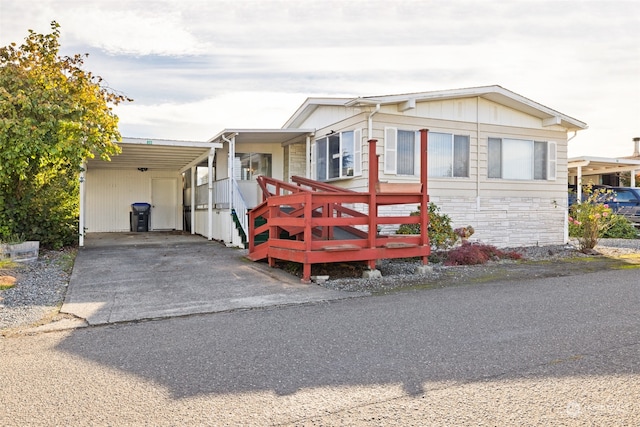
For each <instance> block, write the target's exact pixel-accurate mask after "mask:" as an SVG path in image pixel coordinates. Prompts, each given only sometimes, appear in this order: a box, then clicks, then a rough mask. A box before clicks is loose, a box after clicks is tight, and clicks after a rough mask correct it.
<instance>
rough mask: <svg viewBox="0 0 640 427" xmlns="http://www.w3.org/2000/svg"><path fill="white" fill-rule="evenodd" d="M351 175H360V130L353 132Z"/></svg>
mask: <svg viewBox="0 0 640 427" xmlns="http://www.w3.org/2000/svg"><path fill="white" fill-rule="evenodd" d="M353 174H354V175H362V129H355V130H354V131H353Z"/></svg>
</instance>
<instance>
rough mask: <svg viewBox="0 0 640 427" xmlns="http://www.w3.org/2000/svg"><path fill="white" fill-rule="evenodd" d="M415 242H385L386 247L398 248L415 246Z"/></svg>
mask: <svg viewBox="0 0 640 427" xmlns="http://www.w3.org/2000/svg"><path fill="white" fill-rule="evenodd" d="M416 246H418V245H416V244H415V243H405V242H389V243H385V244H384V247H385V248H387V249H398V248H415V247H416Z"/></svg>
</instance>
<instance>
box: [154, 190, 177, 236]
mask: <svg viewBox="0 0 640 427" xmlns="http://www.w3.org/2000/svg"><path fill="white" fill-rule="evenodd" d="M177 183H178V181H177V180H176V179H175V178H154V179H152V180H151V229H152V230H175V229H176V209H177V204H178V200H177V189H176V188H177Z"/></svg>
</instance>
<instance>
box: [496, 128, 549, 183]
mask: <svg viewBox="0 0 640 427" xmlns="http://www.w3.org/2000/svg"><path fill="white" fill-rule="evenodd" d="M490 139H491V140H496V141H500V177H489V169H490V164H489V162H490V161H491V158H490V153H489V140H490ZM505 140H506V141H517V142H518V143H523V142H527V143H530V144H531V152H532V153H533V154H532V156H531V176H529V177H521V178H518V177H516V178H504V164H505V163H506V162H508V161H509V160H510V159H505V149H504V142H505ZM536 143H546V145H547V146H546V149H547V151H546V156H547V159H546V165H545V166H546V178H535V163H536V159H535V149H534V148H535V144H536ZM557 176H558V145H557V143H556V142H554V141H542V140H534V139H518V138H494V137H489V138H488V139H487V178H488V179H507V180H514V181H555V180H556V179H557Z"/></svg>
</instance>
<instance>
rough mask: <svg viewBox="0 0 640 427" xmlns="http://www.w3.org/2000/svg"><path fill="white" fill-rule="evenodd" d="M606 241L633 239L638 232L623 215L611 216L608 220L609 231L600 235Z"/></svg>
mask: <svg viewBox="0 0 640 427" xmlns="http://www.w3.org/2000/svg"><path fill="white" fill-rule="evenodd" d="M602 237H604V238H608V239H635V238H636V237H638V230H637V229H636V228H635V227H634V226H633V224H632V223H631V221H629V220H628V219H627V218H625V217H624V216H623V215H617V214H612V215H611V217H610V218H609V229H608V230H606V231H605V232H604V234H603V235H602Z"/></svg>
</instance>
